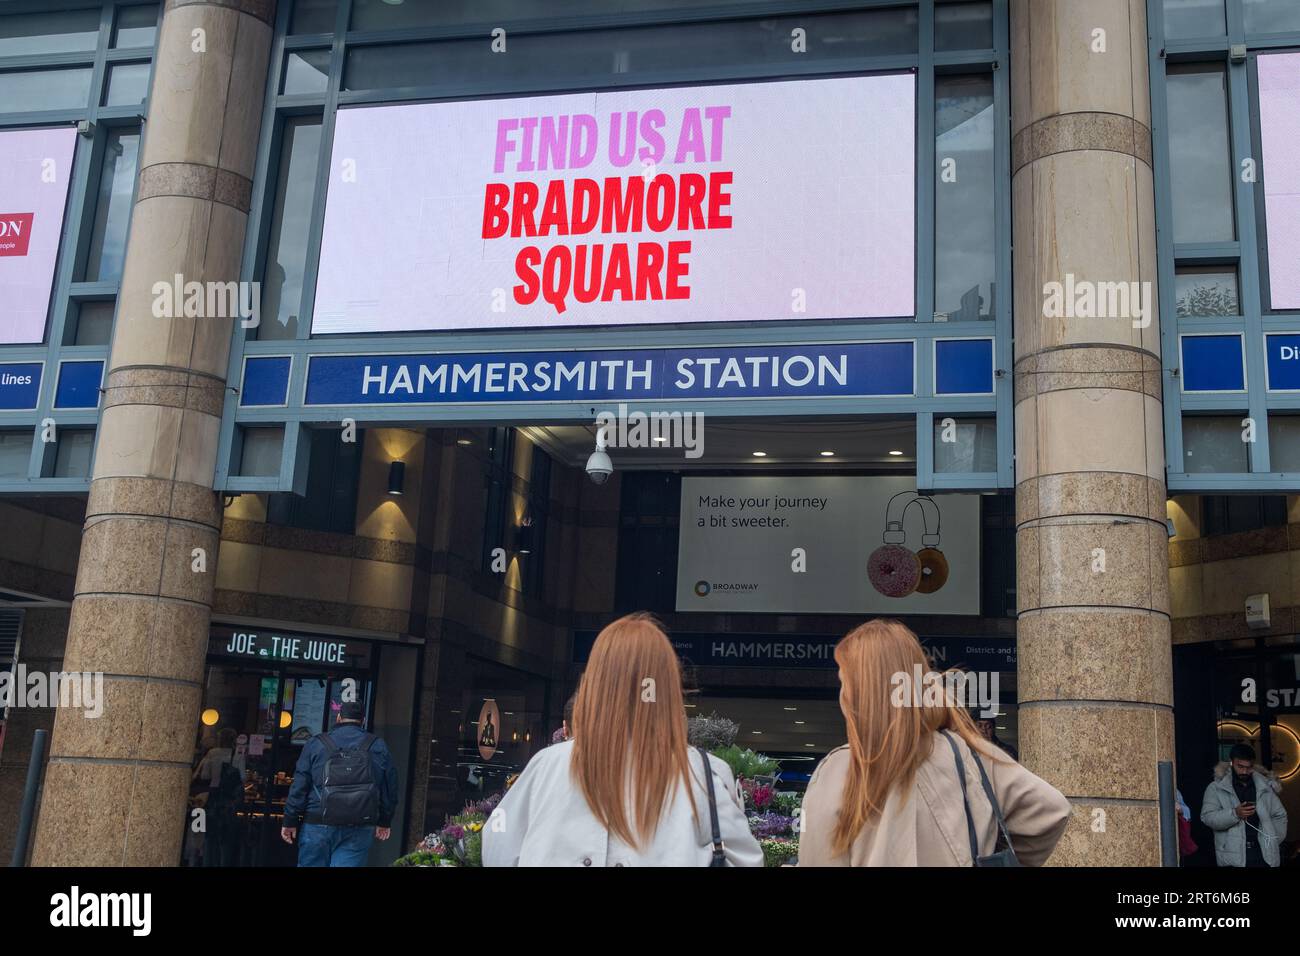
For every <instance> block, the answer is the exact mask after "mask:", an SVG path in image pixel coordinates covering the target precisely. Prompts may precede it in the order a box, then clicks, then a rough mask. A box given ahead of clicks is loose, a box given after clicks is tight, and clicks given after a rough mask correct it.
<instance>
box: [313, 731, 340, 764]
mask: <svg viewBox="0 0 1300 956" xmlns="http://www.w3.org/2000/svg"><path fill="white" fill-rule="evenodd" d="M316 739H317V740H319V741H320V742H321V746H322V747H324V748H325V759H326V760H329V758H330V757H333V756H334V755H335V754H336V753H338V752H339V745H338V744H336V743H335V742H334V741H333V740H331V739H330V735H329V734H317V735H316Z"/></svg>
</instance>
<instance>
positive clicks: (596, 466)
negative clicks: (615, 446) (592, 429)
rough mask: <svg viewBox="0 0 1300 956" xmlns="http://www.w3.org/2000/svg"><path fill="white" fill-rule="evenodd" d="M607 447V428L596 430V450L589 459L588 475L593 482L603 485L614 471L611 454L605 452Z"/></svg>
mask: <svg viewBox="0 0 1300 956" xmlns="http://www.w3.org/2000/svg"><path fill="white" fill-rule="evenodd" d="M607 447H608V446H607V445H606V443H605V429H604V428H601V429H600V430H599V431H597V432H596V450H595V451H593V452H592V453H591V456H590V457H589V458H588V459H587V475H588V477H590V478H591V480H592V483H593V484H597V485H603V484H604V483H605V482H607V481H609V476H610V475H612V474H613V473H614V463H613V462H612V461H610V460H609V455H608V454H607V453H606V452H605V449H606V448H607Z"/></svg>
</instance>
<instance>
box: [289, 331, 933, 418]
mask: <svg viewBox="0 0 1300 956" xmlns="http://www.w3.org/2000/svg"><path fill="white" fill-rule="evenodd" d="M915 348H916V346H915V343H913V342H910V341H909V342H870V343H859V344H853V345H815V346H744V347H737V348H700V349H689V348H681V349H631V350H609V351H605V350H599V351H595V350H593V351H589V352H503V353H497V352H473V353H463V354H451V355H315V356H312V358H311V364H310V366H309V368H308V372H307V395H306V402H305V404H307V405H399V404H411V405H420V404H449V403H465V402H472V403H482V402H570V401H638V400H642V401H644V400H652V401H653V400H671V399H711V398H778V397H779V398H798V397H818V398H824V397H835V396H855V397H856V396H863V397H866V396H909V395H912V394H913V393H914V391H915V380H914V374H913V372H914V368H913V367H914V364H915V363H914V358H915V355H914V353H915Z"/></svg>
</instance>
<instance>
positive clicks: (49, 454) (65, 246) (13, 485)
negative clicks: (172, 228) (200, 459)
mask: <svg viewBox="0 0 1300 956" xmlns="http://www.w3.org/2000/svg"><path fill="white" fill-rule="evenodd" d="M137 6H156V7H157V10H158V21H157V22H158V23H159V25H161V20H162V2H161V0H154V2H151V0H68V2H65V3H60V4H59V5H58V6H57V7H53V6H52V5H51V4H50V3H49V2H48V0H0V17H3V16H7V15H10V14H25V13H49V12H59V11H64V10H75V9H98V10H99V35H98V38H97V40H96V45H95V48H94V49H93V50H85V51H77V52H70V53H50V54H35V55H24V56H10V57H0V71H9V70H23V69H43V68H56V67H90V68H91V83H90V92H89V95H88V97H87V102H86V104H85V106H83V107H79V108H76V109H67V110H36V111H25V112H12V113H4V112H0V130H9V129H23V128H31V127H58V126H68V125H73V126H75V125H77V124H78V123H81V122H83V121H84V122H86V123H88V124H89V127H88V132H87V133H83V134H82V135H81V136H80V137H79V140H78V143H77V148H76V152H75V154H74V158H73V166H72V171H71V174H70V175H71V178H70V181H69V184H68V199H67V205H66V207H65V211H64V222H63V232H62V235H61V237H60V240H59V252H58V259H57V261H56V263H55V269H54V279H53V283H52V289H51V294H50V306H49V312H48V315H47V320H46V327H45V339H44V341H43V342H41V343H33V344H24V345H3V344H0V362H43V363H44V370H43V373H42V376H41V388H40V394H39V397H38V399H37V406H36V408H35V409H26V410H18V411H4V410H0V429H4V430H6V431H12V430H30V431H31V433H32V453H31V458H30V460H29V463H28V470H27V477H26V478H18V479H0V494H26V495H31V494H46V495H48V494H86V493H87V492H88V491H89V490H90V478H89V477H86V478H47V477H42V476H43V475H44V474H47V473H48V472H49V470H50V468H51V466H52V464H53V456H54V455H55V454H56V453H57V442H56V441H49V442H46V441H43V440H42V438H43V434H44V433H45V431H46V429H45V423H46V422H49V421H52V422H53V423H54V426H55V428H56V433H57V430H58V429H62V428H63V427H65V426H66V427H72V428H87V427H90V428H96V429H97V428H98V427H99V417H100V411H101V410H100V409H99V408H94V409H75V410H74V409H55V408H54V394H55V390H56V388H57V386H58V370H59V368H60V366H61V364H62V363H64V362H68V361H86V360H92V361H102V362H104V363H105V366H107V363H108V356H109V353H110V350H111V348H112V343H111V340H110V343H109V344H108V345H73V344H66V340H67V339H68V338H69V337H70V336H71V335H72V333H73V331H74V330H75V325H74V323H73V321H72V320H71V317H72V315H73V312H74V310H75V309H77V308H78V307H79V306H80V304H81V303H83V302H95V301H105V300H110V299H112V300H114V301H116V299H117V296H118V292H119V289H120V287H121V282H120V281H119V280H108V281H98V280H96V281H89V282H87V281H83V280H81V279H78V278H77V276H80V275H82V274H83V272H84V269H85V265H86V259H87V256H88V253H89V244H90V240H91V234H92V232H93V230H94V220H95V211H96V204H97V194H98V186H99V177H100V173H101V171H102V167H103V160H104V150H105V148H106V145H107V142H108V137H109V135H110V133H111V132H113V131H116V130H120V129H124V128H132V127H134V128H138V129H139V130H140V134H141V152H143V148H144V139H143V137H144V127H145V117H146V116H147V115H148V99H147V97H148V92H146V94H145V95H146V99H145V101H144V102H142V103H139V104H131V105H126V106H102V105H100V104H101V103H103V101H104V99H105V97H106V95H107V92H108V78H109V71H110V70H111V68H112V67H113V66H114V65H116V64H119V63H140V62H144V61H148V62H149V63H150V72H149V83H150V87H152V82H153V63H154V60H155V52H156V49H157V37H156V35H155V40H154V45H153V46H150V47H123V48H121V49H113V48H112V47H111V46H110V44H111V42H112V34H113V25H114V22H115V20H116V13H117V11H118V10H119V9H121V8H123V7H137ZM134 207H135V193H134V190H133V192H132V196H131V211H132V212H133V211H134ZM130 229H131V226H130V222H129V221H128V224H127V241H128V242H129V241H130ZM114 320H115V321H114V325H116V315H115V316H114ZM91 467H92V469H93V467H94V462H93V460H92V463H91Z"/></svg>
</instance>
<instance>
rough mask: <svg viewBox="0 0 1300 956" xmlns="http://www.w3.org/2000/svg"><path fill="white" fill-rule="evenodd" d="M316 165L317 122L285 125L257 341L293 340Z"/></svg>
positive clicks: (313, 119)
mask: <svg viewBox="0 0 1300 956" xmlns="http://www.w3.org/2000/svg"><path fill="white" fill-rule="evenodd" d="M319 161H320V118H319V117H304V118H301V119H291V120H288V121H287V122H286V123H285V126H284V141H283V144H282V145H281V148H280V172H279V179H278V181H277V184H276V191H275V208H274V210H273V211H272V214H271V239H270V244H269V246H268V247H267V254H266V270H265V274H264V275H263V277H262V323H261V325H260V326H259V327H258V329H257V333H256V334H257V337H258V338H259V339H291V338H294V337H295V336H296V335H297V334H298V313H299V311H300V309H301V308H302V283H303V273H304V272H305V271H306V268H307V233H308V231H309V229H310V226H311V208H312V200H313V199H314V198H315V195H316V167H317V165H318V163H319Z"/></svg>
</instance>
